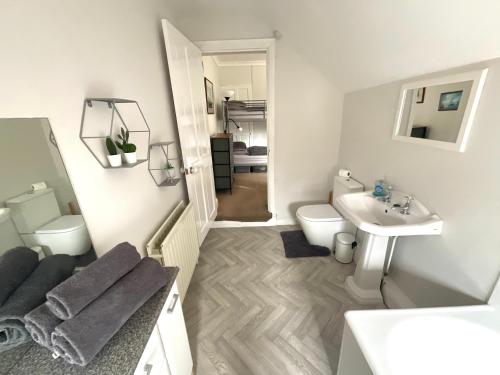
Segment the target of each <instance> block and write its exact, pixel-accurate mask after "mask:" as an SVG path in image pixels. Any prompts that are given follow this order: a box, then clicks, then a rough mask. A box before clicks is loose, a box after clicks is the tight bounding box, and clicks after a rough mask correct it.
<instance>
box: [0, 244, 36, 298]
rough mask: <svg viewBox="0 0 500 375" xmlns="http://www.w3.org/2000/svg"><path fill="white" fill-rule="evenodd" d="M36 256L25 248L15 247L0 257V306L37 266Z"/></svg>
mask: <svg viewBox="0 0 500 375" xmlns="http://www.w3.org/2000/svg"><path fill="white" fill-rule="evenodd" d="M38 263H39V261H38V254H37V253H36V252H35V251H33V250H31V249H28V248H27V247H24V246H20V247H15V248H13V249H11V250H9V251H7V252H6V253H4V254H3V255H2V256H1V257H0V306H1V305H3V304H4V302H5V301H7V298H9V296H10V295H11V294H12V293H13V292H14V291H15V290H16V289H17V287H18V286H19V285H21V284H22V283H23V281H24V280H26V278H27V277H28V276H29V275H30V273H31V272H33V271H34V269H35V268H36V266H38Z"/></svg>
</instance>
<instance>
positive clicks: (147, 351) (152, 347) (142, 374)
mask: <svg viewBox="0 0 500 375" xmlns="http://www.w3.org/2000/svg"><path fill="white" fill-rule="evenodd" d="M134 375H171V373H170V371H169V369H168V364H167V358H166V357H165V352H164V351H163V345H162V343H161V338H160V333H159V332H158V327H156V326H155V328H154V330H153V333H152V334H151V337H150V338H149V340H148V343H147V344H146V347H145V348H144V352H143V353H142V356H141V359H140V360H139V364H138V365H137V368H136V369H135V372H134Z"/></svg>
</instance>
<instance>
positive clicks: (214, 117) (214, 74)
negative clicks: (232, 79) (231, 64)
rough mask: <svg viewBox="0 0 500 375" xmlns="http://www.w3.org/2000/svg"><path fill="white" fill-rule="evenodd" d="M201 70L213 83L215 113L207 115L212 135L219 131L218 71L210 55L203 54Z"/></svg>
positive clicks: (209, 131) (219, 97)
mask: <svg viewBox="0 0 500 375" xmlns="http://www.w3.org/2000/svg"><path fill="white" fill-rule="evenodd" d="M203 72H204V74H205V78H208V79H209V80H210V82H212V83H213V85H214V100H215V103H214V104H215V113H214V114H210V115H208V133H209V134H210V135H212V134H215V133H218V132H219V131H220V128H219V127H218V123H220V121H221V109H220V101H221V96H220V84H219V71H218V69H217V64H216V63H215V61H214V58H213V57H212V56H203Z"/></svg>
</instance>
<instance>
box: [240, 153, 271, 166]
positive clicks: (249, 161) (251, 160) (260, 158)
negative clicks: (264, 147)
mask: <svg viewBox="0 0 500 375" xmlns="http://www.w3.org/2000/svg"><path fill="white" fill-rule="evenodd" d="M234 165H235V166H236V167H238V166H258V165H262V166H264V165H267V155H238V154H234Z"/></svg>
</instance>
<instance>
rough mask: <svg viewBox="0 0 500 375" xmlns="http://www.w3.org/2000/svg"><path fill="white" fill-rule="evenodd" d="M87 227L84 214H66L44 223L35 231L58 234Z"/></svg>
mask: <svg viewBox="0 0 500 375" xmlns="http://www.w3.org/2000/svg"><path fill="white" fill-rule="evenodd" d="M84 227H85V222H84V221H83V216H82V215H64V216H59V217H58V218H57V219H55V220H53V221H51V222H50V223H47V224H45V225H42V226H41V227H40V228H38V229H37V230H36V231H35V233H37V234H56V233H66V232H73V231H75V230H79V229H82V228H84Z"/></svg>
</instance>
